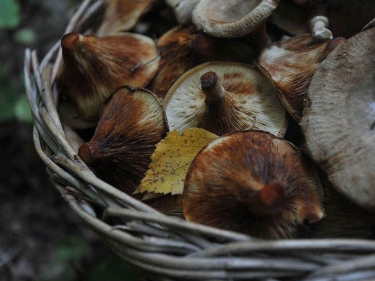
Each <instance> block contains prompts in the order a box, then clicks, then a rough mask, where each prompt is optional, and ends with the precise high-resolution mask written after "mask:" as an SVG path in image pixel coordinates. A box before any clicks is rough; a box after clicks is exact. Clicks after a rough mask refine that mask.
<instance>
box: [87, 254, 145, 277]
mask: <svg viewBox="0 0 375 281" xmlns="http://www.w3.org/2000/svg"><path fill="white" fill-rule="evenodd" d="M103 280H105V281H119V280H123V281H127V280H129V281H130V280H131V281H136V280H139V277H138V276H137V275H136V274H135V273H134V271H133V268H132V267H131V266H130V265H129V264H127V263H126V262H125V261H124V260H123V259H121V258H120V257H117V256H113V257H110V258H107V259H105V260H103V261H102V262H100V263H99V264H98V265H97V266H96V267H95V268H94V269H93V271H92V273H91V275H90V278H89V281H103Z"/></svg>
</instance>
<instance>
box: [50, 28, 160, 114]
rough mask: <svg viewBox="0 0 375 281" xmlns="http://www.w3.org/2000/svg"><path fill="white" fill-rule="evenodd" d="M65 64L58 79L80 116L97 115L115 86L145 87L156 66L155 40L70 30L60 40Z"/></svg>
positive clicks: (129, 34) (59, 84) (135, 36)
mask: <svg viewBox="0 0 375 281" xmlns="http://www.w3.org/2000/svg"><path fill="white" fill-rule="evenodd" d="M61 47H62V54H63V61H64V65H63V68H62V71H61V74H60V75H59V77H58V80H57V83H58V87H59V89H60V90H61V91H62V93H63V94H66V95H67V96H69V97H70V98H71V99H72V101H73V102H74V104H75V105H76V107H77V109H78V112H79V114H80V117H82V118H83V119H98V114H99V110H100V107H101V106H102V104H103V102H104V100H105V99H106V98H108V97H109V96H110V95H111V94H112V93H113V91H114V90H116V89H117V88H118V87H121V86H125V85H129V86H132V87H144V86H146V85H147V84H148V83H149V81H150V80H151V79H152V78H153V76H154V74H155V72H156V70H157V68H158V59H155V58H157V57H158V51H157V48H156V44H155V42H154V41H153V40H152V39H151V38H149V37H147V36H143V35H140V34H131V33H126V34H122V35H118V36H108V37H103V38H100V37H97V36H93V35H87V36H85V35H81V34H79V33H69V34H67V35H65V36H64V37H63V38H62V40H61Z"/></svg>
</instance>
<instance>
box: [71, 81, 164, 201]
mask: <svg viewBox="0 0 375 281" xmlns="http://www.w3.org/2000/svg"><path fill="white" fill-rule="evenodd" d="M167 131H168V129H167V123H166V118H165V113H164V110H163V108H162V106H161V104H160V102H159V100H158V99H157V97H156V96H155V95H154V94H152V93H151V92H150V91H147V90H145V89H141V88H138V89H134V88H130V87H121V88H119V89H117V90H116V92H115V93H114V94H113V96H111V97H110V98H109V99H108V100H107V101H106V104H105V106H104V110H103V113H102V116H101V118H100V120H99V123H98V126H97V128H96V130H95V133H94V136H93V137H92V139H91V140H90V141H89V142H87V143H85V144H83V145H82V146H81V147H80V148H79V153H78V155H79V156H80V157H81V158H82V160H83V161H84V162H85V163H86V164H87V165H88V166H89V167H91V168H94V170H95V171H96V172H97V174H98V176H99V177H100V178H102V179H103V180H105V181H107V182H108V183H110V184H112V185H114V186H115V187H118V188H119V189H121V190H123V191H124V192H126V193H128V194H131V193H133V192H134V191H135V189H136V188H137V186H138V185H139V183H140V181H141V179H142V178H143V177H144V174H145V172H146V171H147V169H148V165H149V164H150V162H151V155H152V153H153V152H154V150H155V147H156V144H157V143H158V142H160V141H161V140H162V139H163V138H164V137H165V136H166V133H167Z"/></svg>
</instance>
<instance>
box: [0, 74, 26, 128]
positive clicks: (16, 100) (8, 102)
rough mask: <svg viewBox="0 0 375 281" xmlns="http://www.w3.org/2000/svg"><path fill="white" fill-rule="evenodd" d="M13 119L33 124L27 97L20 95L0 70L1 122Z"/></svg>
mask: <svg viewBox="0 0 375 281" xmlns="http://www.w3.org/2000/svg"><path fill="white" fill-rule="evenodd" d="M11 119H17V120H19V121H24V122H31V121H32V118H31V112H30V107H29V103H28V101H27V98H26V95H25V94H22V95H18V94H17V92H16V90H15V89H14V87H13V86H12V84H11V83H10V82H9V81H8V79H7V77H6V75H5V72H4V70H3V69H2V68H0V122H5V121H8V120H11Z"/></svg>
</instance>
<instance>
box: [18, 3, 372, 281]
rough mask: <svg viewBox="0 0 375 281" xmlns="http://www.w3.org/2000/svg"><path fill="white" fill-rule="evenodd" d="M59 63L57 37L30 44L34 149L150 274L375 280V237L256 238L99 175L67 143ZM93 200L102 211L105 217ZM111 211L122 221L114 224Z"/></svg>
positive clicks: (80, 211)
mask: <svg viewBox="0 0 375 281" xmlns="http://www.w3.org/2000/svg"><path fill="white" fill-rule="evenodd" d="M102 7H103V1H101V0H85V1H84V2H83V3H82V5H81V6H80V8H79V9H78V11H77V12H76V13H75V15H74V16H73V18H72V19H71V21H70V23H69V25H68V27H67V29H66V33H68V32H71V31H73V30H74V31H82V29H83V25H84V24H85V21H86V20H87V19H88V18H90V16H91V15H93V14H94V13H96V12H97V11H98V9H101V8H102ZM52 63H53V64H52ZM60 64H61V53H60V52H59V43H57V44H56V45H55V46H54V47H53V48H52V49H51V50H50V52H49V53H48V54H47V55H46V56H45V57H44V58H43V60H42V61H41V63H39V62H38V59H37V56H36V52H35V51H33V52H31V51H30V50H27V51H26V57H25V80H26V92H27V96H28V99H29V103H30V107H31V110H32V115H33V118H34V123H35V125H34V131H33V137H34V144H35V148H36V151H37V152H38V154H39V156H40V158H41V159H42V160H43V162H44V163H45V165H46V167H47V172H48V174H49V175H50V177H51V181H52V183H53V185H54V186H55V187H56V188H57V190H58V191H59V192H60V193H61V195H62V196H63V198H64V199H65V200H66V201H67V203H68V204H69V205H70V207H71V208H72V209H73V210H74V212H76V213H77V215H78V216H79V217H80V218H81V219H82V221H83V222H85V223H86V224H87V226H88V227H89V228H90V229H92V230H93V231H94V232H96V233H97V234H98V235H99V236H100V237H101V238H102V239H103V241H104V242H105V243H106V244H107V245H108V246H109V247H110V248H111V249H112V250H113V251H114V252H116V253H117V254H118V255H120V256H121V257H122V258H123V259H124V260H126V261H128V262H129V263H130V264H132V265H134V266H135V267H137V268H138V269H140V270H141V272H142V274H143V275H144V276H146V277H147V278H149V279H151V280H269V281H270V280H336V281H339V280H342V281H344V280H345V281H349V280H355V281H358V280H375V241H369V240H349V239H335V240H332V239H321V240H279V241H265V240H260V239H254V238H251V237H249V236H246V235H242V234H239V233H233V232H229V231H223V230H219V229H215V228H210V227H206V226H202V225H197V224H193V223H188V222H186V221H183V220H179V219H176V218H170V217H167V216H165V215H163V214H161V213H159V212H157V211H156V210H154V209H152V208H150V207H149V206H147V205H145V204H143V203H142V202H139V201H137V200H135V199H134V198H131V197H130V196H128V195H126V194H124V193H123V192H121V191H119V190H117V189H116V188H114V187H112V186H111V185H109V184H107V183H106V182H103V181H102V180H100V179H98V178H97V177H96V176H95V175H94V174H93V173H92V172H91V171H90V169H88V168H87V166H86V165H85V164H84V163H83V162H82V161H80V159H79V157H78V156H77V154H76V152H75V151H74V150H73V148H72V147H71V145H70V144H69V143H68V141H67V139H66V137H65V133H64V130H63V127H62V125H61V123H60V120H59V116H58V113H57V111H56V107H55V104H56V103H55V101H56V99H57V94H56V89H55V88H53V87H52V85H53V84H54V80H55V77H56V73H57V69H58V68H59V65H60ZM32 77H33V80H32ZM31 81H33V82H31ZM93 205H95V206H97V207H99V208H100V209H101V210H103V215H102V217H101V218H99V217H97V216H96V215H95V211H94V209H93V208H92V206H93ZM110 217H111V218H117V219H116V220H111V221H121V222H122V223H121V225H110V224H108V223H107V222H106V220H107V219H108V218H110ZM107 221H108V220H107Z"/></svg>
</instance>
